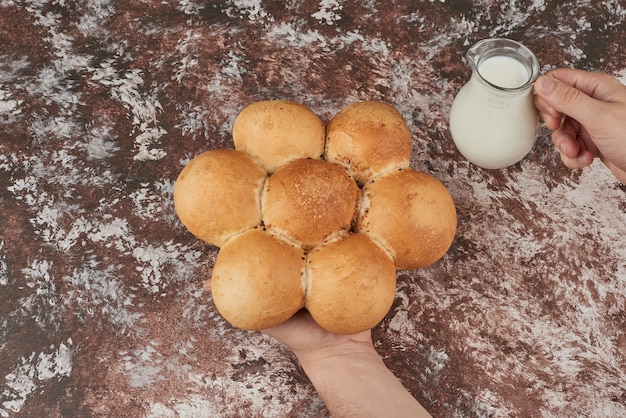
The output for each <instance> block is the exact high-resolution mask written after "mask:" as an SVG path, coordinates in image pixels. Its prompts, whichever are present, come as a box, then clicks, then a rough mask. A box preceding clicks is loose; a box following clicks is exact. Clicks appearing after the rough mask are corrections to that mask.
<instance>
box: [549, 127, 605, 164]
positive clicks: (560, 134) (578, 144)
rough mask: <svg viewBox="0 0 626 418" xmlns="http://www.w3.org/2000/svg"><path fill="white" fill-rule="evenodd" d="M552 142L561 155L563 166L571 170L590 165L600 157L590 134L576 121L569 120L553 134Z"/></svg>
mask: <svg viewBox="0 0 626 418" xmlns="http://www.w3.org/2000/svg"><path fill="white" fill-rule="evenodd" d="M552 142H554V145H555V146H556V148H557V149H558V150H559V152H560V153H561V160H562V161H563V164H565V166H566V167H568V168H571V169H578V168H583V167H586V166H588V165H590V164H591V163H592V162H593V159H594V158H595V157H596V156H597V155H598V149H597V148H596V146H595V144H594V143H593V142H592V141H591V140H590V139H589V134H588V133H587V132H586V131H585V129H584V128H583V127H581V126H580V125H579V124H578V123H577V122H576V121H574V120H572V119H569V118H566V119H565V120H564V121H563V124H562V125H561V127H560V128H559V129H557V130H556V131H554V132H553V133H552Z"/></svg>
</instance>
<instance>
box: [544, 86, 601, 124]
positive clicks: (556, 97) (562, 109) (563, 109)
mask: <svg viewBox="0 0 626 418" xmlns="http://www.w3.org/2000/svg"><path fill="white" fill-rule="evenodd" d="M535 93H536V94H537V95H538V96H540V97H541V98H542V99H543V101H544V102H545V103H547V104H548V105H549V106H550V107H551V108H552V109H554V110H556V111H557V112H559V113H561V114H563V115H566V116H569V117H570V118H573V119H576V120H577V121H578V122H579V123H580V124H581V125H584V126H585V127H586V128H587V129H588V130H589V129H591V130H593V127H592V126H591V125H593V124H594V120H596V115H598V112H602V109H601V107H602V106H603V105H604V102H602V101H600V100H596V99H594V98H593V97H590V96H588V95H587V94H585V93H584V92H583V91H582V90H579V89H578V88H576V87H574V86H572V85H570V84H567V83H565V82H563V81H561V80H559V79H557V78H554V77H551V76H549V75H543V76H540V77H539V78H538V79H537V81H536V82H535Z"/></svg>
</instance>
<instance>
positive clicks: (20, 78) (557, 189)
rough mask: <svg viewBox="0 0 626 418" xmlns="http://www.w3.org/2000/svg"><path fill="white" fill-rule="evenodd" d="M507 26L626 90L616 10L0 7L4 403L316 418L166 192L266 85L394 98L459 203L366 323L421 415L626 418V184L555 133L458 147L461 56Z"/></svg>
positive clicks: (298, 373) (344, 96)
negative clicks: (237, 323)
mask: <svg viewBox="0 0 626 418" xmlns="http://www.w3.org/2000/svg"><path fill="white" fill-rule="evenodd" d="M494 36H500V37H509V38H512V39H515V40H518V41H520V42H522V43H524V44H525V45H526V46H528V47H529V48H530V49H531V50H533V51H534V52H535V53H536V55H537V56H538V58H539V61H540V63H541V65H542V71H546V70H547V69H549V68H553V67H561V66H566V67H578V68H583V69H587V70H598V71H604V72H608V73H610V74H613V75H615V76H616V77H618V78H620V79H621V80H622V81H626V50H625V49H624V45H626V5H625V4H624V2H623V1H622V0H610V1H604V2H591V1H543V0H534V1H497V0H492V1H490V0H482V1H475V2H470V1H449V0H430V1H408V0H396V1H386V2H383V1H363V2H357V1H351V0H346V1H336V0H320V1H312V2H309V1H304V2H301V1H294V0H289V1H285V2H278V1H260V0H229V1H223V2H201V1H197V0H195V1H194V0H179V1H154V0H144V1H138V0H130V1H123V2H122V1H118V2H116V1H109V0H98V1H87V0H81V1H75V2H69V1H64V0H36V1H21V0H0V216H1V218H0V417H27V416H28V417H38V416H42V417H43V416H85V417H86V416H133V417H139V416H141V417H235V416H246V417H323V416H328V412H327V410H326V409H325V408H324V405H323V403H322V402H321V401H320V399H319V397H318V396H317V394H316V392H315V390H314V389H313V387H312V386H311V385H310V383H309V381H308V379H307V378H306V376H305V375H304V373H303V372H302V370H301V369H300V367H299V366H298V364H297V362H296V361H295V359H294V358H293V357H292V356H291V355H290V353H289V352H287V351H286V350H285V349H283V348H282V347H280V346H279V345H278V344H277V343H276V342H274V341H273V340H271V339H270V338H269V337H266V336H264V335H263V334H261V333H258V332H244V331H240V330H237V329H233V328H232V327H231V326H229V325H228V324H227V323H225V322H224V320H223V319H221V317H220V316H219V314H218V313H217V312H216V310H215V308H214V306H213V303H212V301H211V298H210V296H209V295H207V294H206V293H203V292H202V289H201V287H202V282H203V281H204V279H206V278H207V277H209V276H210V274H211V269H212V265H213V263H214V261H215V256H216V254H217V248H215V247H211V246H209V245H206V244H203V243H202V242H199V241H198V240H197V239H195V238H194V237H192V236H191V235H190V234H189V233H188V232H187V231H186V230H185V229H184V227H182V225H181V224H180V222H179V221H178V219H177V217H176V214H175V212H174V208H173V204H172V187H173V184H174V181H175V179H176V176H177V175H178V172H179V171H180V170H181V169H182V167H183V166H184V164H185V163H186V162H188V161H189V160H190V159H191V158H192V157H193V156H195V155H197V154H198V153H200V152H202V151H205V150H209V149H215V148H232V141H231V137H230V128H231V126H232V123H233V120H234V118H235V116H236V115H237V113H238V112H239V111H240V110H241V109H242V108H243V107H244V106H245V105H247V104H249V103H252V102H255V101H258V100H264V99H278V98H280V99H291V100H295V101H298V102H301V103H303V104H305V105H307V106H309V107H310V108H311V109H312V110H314V111H315V112H316V113H317V114H318V115H319V116H320V117H321V118H322V119H323V120H325V121H327V120H328V119H329V118H330V117H331V116H332V115H334V114H335V113H336V112H337V111H338V110H339V109H341V108H343V107H344V106H346V105H347V104H350V103H353V102H355V101H358V100H367V99H381V100H386V101H389V102H391V103H392V104H393V105H394V106H396V107H397V108H398V109H399V110H400V112H401V113H402V115H403V116H404V117H405V119H406V121H407V123H408V126H409V128H410V130H411V133H412V135H413V141H414V144H413V154H412V160H411V166H412V167H413V168H415V169H418V170H421V171H425V172H428V173H430V174H432V175H434V176H435V177H437V178H438V179H439V180H440V181H441V182H442V183H444V184H445V185H446V186H447V187H448V189H449V190H450V192H451V194H452V196H453V197H454V200H455V202H456V205H457V211H458V219H459V226H458V232H457V236H456V239H455V242H454V244H453V245H452V248H451V249H450V251H449V252H448V254H447V255H446V256H445V257H444V258H443V259H441V260H440V261H439V262H438V263H436V264H435V265H433V266H431V267H428V268H425V269H422V270H417V271H401V272H399V273H398V284H397V287H398V289H397V295H396V299H395V303H394V305H393V307H392V309H391V311H390V312H389V314H388V315H387V317H386V318H385V319H384V320H383V322H382V323H381V324H380V325H378V326H377V327H376V328H375V329H374V330H373V336H374V339H375V341H376V347H377V349H378V351H379V353H380V354H381V356H382V357H383V358H384V360H385V362H386V364H387V365H388V366H389V368H390V369H391V370H392V371H393V372H394V373H395V374H396V375H397V376H398V378H399V379H400V380H401V381H402V382H403V383H404V385H405V386H406V387H407V388H408V389H409V390H410V391H411V393H412V394H413V395H414V396H415V397H416V398H417V399H418V400H419V401H420V402H421V403H422V404H423V405H424V406H425V407H426V408H427V409H428V410H429V411H430V412H431V413H432V414H433V416H435V417H474V416H479V417H518V416H524V417H564V416H581V417H587V416H589V417H623V416H625V415H626V389H625V388H626V355H625V354H624V353H626V238H625V237H626V187H625V186H623V185H620V184H619V183H617V182H616V181H615V180H614V179H613V177H612V176H611V175H610V173H609V172H608V170H607V169H606V168H605V167H604V166H602V164H601V163H599V162H598V163H596V164H594V165H593V166H592V167H590V168H588V169H585V170H583V171H577V172H570V171H569V170H567V169H565V168H564V167H563V166H562V165H561V163H560V161H559V158H558V154H557V153H556V152H555V150H554V149H553V147H552V144H551V142H550V141H549V138H548V136H547V132H546V131H545V130H544V131H543V132H542V135H541V136H540V137H539V138H538V140H537V143H536V145H535V147H534V149H533V151H532V152H531V153H530V154H529V155H528V156H527V157H526V158H525V159H524V160H523V161H522V162H520V163H518V164H516V165H515V166H513V167H510V168H507V169H503V170H494V171H487V170H483V169H480V168H477V167H475V166H473V165H471V164H469V163H468V162H466V161H465V160H464V159H463V158H462V157H461V156H460V155H459V154H458V152H457V151H456V149H455V148H454V146H453V143H452V141H451V138H450V134H449V131H448V114H449V108H450V105H451V103H452V99H453V98H454V95H455V94H456V92H457V91H458V89H459V88H460V87H461V85H462V84H463V83H464V82H465V81H466V79H467V78H468V76H469V69H468V67H467V66H466V63H465V61H464V53H465V51H466V50H467V48H469V46H471V45H472V44H473V43H474V42H476V41H478V40H480V39H482V38H486V37H494Z"/></svg>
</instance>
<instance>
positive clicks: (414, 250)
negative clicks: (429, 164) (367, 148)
mask: <svg viewBox="0 0 626 418" xmlns="http://www.w3.org/2000/svg"><path fill="white" fill-rule="evenodd" d="M456 226H457V218H456V208H455V206H454V201H453V200H452V196H451V195H450V192H449V191H448V189H446V187H445V186H444V185H443V184H442V183H441V182H439V180H437V179H436V178H434V177H433V176H431V175H429V174H427V173H423V172H420V171H416V170H413V169H411V168H409V169H402V170H396V171H394V172H391V173H388V174H386V175H384V176H381V177H379V178H377V179H376V180H374V181H373V182H371V183H369V184H367V185H366V186H365V187H364V188H363V204H362V205H361V208H360V214H359V217H358V220H357V223H356V230H357V231H359V232H362V233H364V234H367V235H369V236H370V237H372V238H373V239H375V240H376V241H378V242H380V243H381V245H383V246H384V247H385V248H387V249H388V250H389V251H390V252H391V253H392V254H393V257H394V260H395V263H396V267H397V268H398V269H399V270H405V269H418V268H422V267H426V266H429V265H431V264H433V263H434V262H436V261H437V260H439V259H440V258H441V257H443V255H444V254H445V253H446V252H447V251H448V249H449V248H450V246H451V245H452V242H453V241H454V236H455V233H456Z"/></svg>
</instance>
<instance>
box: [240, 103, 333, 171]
mask: <svg viewBox="0 0 626 418" xmlns="http://www.w3.org/2000/svg"><path fill="white" fill-rule="evenodd" d="M324 133H325V126H324V123H323V122H322V121H321V119H320V118H319V117H318V116H317V115H316V114H315V113H313V111H312V110H310V109H309V108H308V107H306V106H304V105H302V104H299V103H296V102H292V101H288V100H265V101H260V102H256V103H253V104H251V105H249V106H247V107H245V108H244V109H243V110H242V111H241V113H239V115H238V116H237V118H236V119H235V122H234V124H233V142H234V143H235V149H237V150H240V151H245V152H247V153H249V154H250V155H252V156H253V157H255V158H257V159H258V160H259V161H260V163H261V164H262V165H263V166H264V167H265V169H266V170H267V172H268V173H270V174H271V173H273V172H274V171H276V169H277V168H278V167H280V166H281V165H283V164H285V163H286V162H287V161H291V160H294V159H296V158H318V159H319V158H321V157H322V155H323V153H324Z"/></svg>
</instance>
